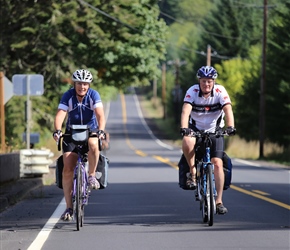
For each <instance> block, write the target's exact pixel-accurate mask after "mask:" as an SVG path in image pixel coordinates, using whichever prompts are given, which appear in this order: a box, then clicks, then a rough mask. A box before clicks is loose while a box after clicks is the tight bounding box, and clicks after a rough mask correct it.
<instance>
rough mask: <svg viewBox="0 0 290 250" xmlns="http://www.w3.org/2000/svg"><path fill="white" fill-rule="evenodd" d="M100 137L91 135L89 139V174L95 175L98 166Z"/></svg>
mask: <svg viewBox="0 0 290 250" xmlns="http://www.w3.org/2000/svg"><path fill="white" fill-rule="evenodd" d="M98 140H99V139H98V138H96V137H91V138H90V139H89V153H88V160H89V176H95V172H96V167H97V165H98V161H99V155H100V152H99V142H98Z"/></svg>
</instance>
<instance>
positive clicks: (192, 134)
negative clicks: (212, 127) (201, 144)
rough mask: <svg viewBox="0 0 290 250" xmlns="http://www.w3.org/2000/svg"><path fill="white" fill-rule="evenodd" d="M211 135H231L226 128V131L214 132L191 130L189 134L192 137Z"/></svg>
mask: <svg viewBox="0 0 290 250" xmlns="http://www.w3.org/2000/svg"><path fill="white" fill-rule="evenodd" d="M210 135H213V136H216V137H220V136H229V134H228V133H227V131H226V130H224V131H216V132H214V133H212V132H208V131H202V130H201V131H193V130H191V132H190V133H189V134H188V136H191V137H196V138H203V137H208V136H210Z"/></svg>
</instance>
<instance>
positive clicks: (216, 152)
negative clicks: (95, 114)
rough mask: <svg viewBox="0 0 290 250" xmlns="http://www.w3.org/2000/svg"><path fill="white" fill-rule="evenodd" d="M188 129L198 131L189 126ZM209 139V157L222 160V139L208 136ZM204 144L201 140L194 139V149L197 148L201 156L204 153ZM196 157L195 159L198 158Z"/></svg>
mask: <svg viewBox="0 0 290 250" xmlns="http://www.w3.org/2000/svg"><path fill="white" fill-rule="evenodd" d="M189 127H190V128H191V129H193V130H194V131H198V129H197V128H196V127H195V126H194V125H191V124H189ZM210 139H211V147H210V157H211V158H213V157H217V158H220V159H222V158H223V153H224V137H222V136H220V137H218V138H217V137H216V136H215V135H212V136H210ZM203 146H204V144H203V143H202V138H196V144H195V148H198V147H199V149H200V150H199V153H200V154H201V155H199V156H202V155H204V153H205V149H204V148H203ZM199 156H197V157H199Z"/></svg>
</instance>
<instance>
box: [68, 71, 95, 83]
mask: <svg viewBox="0 0 290 250" xmlns="http://www.w3.org/2000/svg"><path fill="white" fill-rule="evenodd" d="M72 80H73V82H87V83H91V82H92V81H93V76H92V74H91V72H90V71H88V70H86V69H77V70H76V71H75V72H74V73H73V75H72Z"/></svg>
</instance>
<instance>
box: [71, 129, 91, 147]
mask: <svg viewBox="0 0 290 250" xmlns="http://www.w3.org/2000/svg"><path fill="white" fill-rule="evenodd" d="M88 139H89V127H88V125H71V140H72V142H73V143H74V144H76V145H84V144H86V143H87V141H88Z"/></svg>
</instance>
